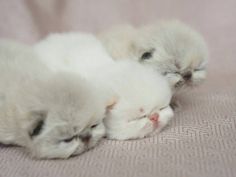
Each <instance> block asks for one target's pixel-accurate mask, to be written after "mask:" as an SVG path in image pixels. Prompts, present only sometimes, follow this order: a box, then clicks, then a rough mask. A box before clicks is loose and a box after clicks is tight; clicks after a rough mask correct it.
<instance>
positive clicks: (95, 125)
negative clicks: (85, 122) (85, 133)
mask: <svg viewBox="0 0 236 177" xmlns="http://www.w3.org/2000/svg"><path fill="white" fill-rule="evenodd" d="M97 126H98V124H94V125H92V126H91V127H90V128H96V127H97Z"/></svg>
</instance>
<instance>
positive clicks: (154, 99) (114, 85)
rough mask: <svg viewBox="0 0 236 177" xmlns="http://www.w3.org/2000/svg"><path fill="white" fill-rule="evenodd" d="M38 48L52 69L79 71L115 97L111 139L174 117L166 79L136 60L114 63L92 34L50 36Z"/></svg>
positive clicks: (126, 136)
mask: <svg viewBox="0 0 236 177" xmlns="http://www.w3.org/2000/svg"><path fill="white" fill-rule="evenodd" d="M35 50H36V52H37V53H38V54H39V55H40V57H41V58H42V60H43V61H44V62H45V63H46V64H47V65H48V66H49V68H51V69H53V70H54V71H70V72H75V73H78V74H80V75H82V76H84V77H86V79H89V80H91V81H93V82H94V84H97V85H99V86H100V87H101V88H103V89H104V90H106V92H107V94H108V95H110V96H111V98H114V99H113V101H112V102H111V104H110V110H109V116H108V117H107V118H105V125H106V128H107V136H108V137H109V138H112V139H120V140H125V139H134V138H142V137H144V136H147V135H149V134H150V133H152V132H153V131H154V130H155V129H157V130H160V129H161V128H162V127H164V126H165V125H166V124H167V123H168V122H169V120H170V119H171V118H172V117H173V111H172V109H171V108H170V107H169V102H170V98H171V91H170V88H169V86H168V84H167V81H166V80H165V79H164V78H163V77H162V76H160V75H159V74H158V73H157V72H156V71H153V70H152V69H151V68H146V67H143V66H142V65H140V64H138V63H136V62H132V61H124V62H114V61H113V60H112V58H110V57H109V56H108V55H107V53H106V51H105V50H104V48H103V46H102V45H101V43H100V42H99V41H98V40H97V39H96V38H95V37H93V36H92V35H89V34H79V33H69V34H60V35H59V34H56V35H51V36H49V37H48V38H46V39H45V40H43V41H41V42H40V43H39V44H37V45H36V46H35Z"/></svg>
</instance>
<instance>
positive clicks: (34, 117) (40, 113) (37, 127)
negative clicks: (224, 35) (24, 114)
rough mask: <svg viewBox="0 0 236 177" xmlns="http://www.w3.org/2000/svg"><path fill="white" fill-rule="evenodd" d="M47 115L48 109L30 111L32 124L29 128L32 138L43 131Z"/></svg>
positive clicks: (29, 115) (29, 116)
mask: <svg viewBox="0 0 236 177" xmlns="http://www.w3.org/2000/svg"><path fill="white" fill-rule="evenodd" d="M47 115H48V111H46V110H34V111H30V112H29V114H28V118H29V119H28V120H29V122H30V125H29V128H28V134H29V136H30V138H34V137H35V136H37V135H39V134H40V133H41V131H42V129H43V126H44V122H45V119H46V118H47Z"/></svg>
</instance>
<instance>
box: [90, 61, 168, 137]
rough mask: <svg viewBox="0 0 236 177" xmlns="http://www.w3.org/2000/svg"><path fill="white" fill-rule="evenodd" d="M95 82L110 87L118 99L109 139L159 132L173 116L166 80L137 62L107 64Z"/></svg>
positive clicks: (108, 122) (111, 113) (111, 115)
mask: <svg viewBox="0 0 236 177" xmlns="http://www.w3.org/2000/svg"><path fill="white" fill-rule="evenodd" d="M99 71H100V72H97V73H96V74H94V77H93V79H94V80H96V81H98V82H99V83H100V84H102V85H104V86H105V87H107V88H109V89H110V90H111V91H112V92H113V94H114V95H116V100H115V103H116V104H114V105H113V106H112V108H111V109H110V111H109V114H108V116H107V117H106V118H105V126H106V128H107V137H108V138H110V139H118V140H126V139H136V138H143V137H146V136H148V135H150V134H151V133H152V132H154V131H155V130H156V131H157V132H159V131H160V130H161V129H162V128H163V127H165V126H166V125H167V123H168V122H169V121H170V119H171V118H172V117H173V111H172V109H171V108H170V106H169V104H170V100H171V90H170V87H169V85H168V83H167V81H166V79H165V78H164V77H163V76H161V75H160V74H158V73H157V72H156V71H154V70H153V69H151V68H147V67H143V66H142V65H141V64H139V63H136V62H133V61H117V62H114V64H111V63H109V64H107V65H104V66H103V67H102V68H100V69H99Z"/></svg>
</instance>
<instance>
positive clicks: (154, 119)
mask: <svg viewBox="0 0 236 177" xmlns="http://www.w3.org/2000/svg"><path fill="white" fill-rule="evenodd" d="M149 119H150V120H151V121H153V122H157V121H158V119H159V114H158V113H153V114H151V115H150V116H149Z"/></svg>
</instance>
